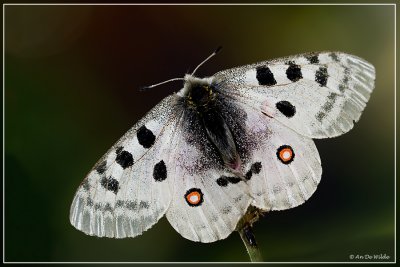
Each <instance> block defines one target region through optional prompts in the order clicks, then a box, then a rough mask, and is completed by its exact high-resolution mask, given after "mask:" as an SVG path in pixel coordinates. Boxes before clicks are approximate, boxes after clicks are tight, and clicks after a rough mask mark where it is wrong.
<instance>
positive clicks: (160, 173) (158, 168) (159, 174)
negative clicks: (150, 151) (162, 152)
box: [153, 160, 167, 182]
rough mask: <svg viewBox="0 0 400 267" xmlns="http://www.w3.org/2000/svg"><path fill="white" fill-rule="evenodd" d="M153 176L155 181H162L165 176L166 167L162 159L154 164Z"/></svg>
mask: <svg viewBox="0 0 400 267" xmlns="http://www.w3.org/2000/svg"><path fill="white" fill-rule="evenodd" d="M153 178H154V180H156V181H157V182H162V181H164V180H165V179H166V178H167V167H166V166H165V163H164V161H163V160H161V161H160V162H159V163H157V164H156V165H154V170H153Z"/></svg>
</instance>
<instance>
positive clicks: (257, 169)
mask: <svg viewBox="0 0 400 267" xmlns="http://www.w3.org/2000/svg"><path fill="white" fill-rule="evenodd" d="M261 168H262V165H261V162H259V161H258V162H255V163H253V164H252V165H251V167H250V170H248V172H247V173H246V175H245V178H246V179H247V180H250V179H251V177H253V174H259V173H260V172H261Z"/></svg>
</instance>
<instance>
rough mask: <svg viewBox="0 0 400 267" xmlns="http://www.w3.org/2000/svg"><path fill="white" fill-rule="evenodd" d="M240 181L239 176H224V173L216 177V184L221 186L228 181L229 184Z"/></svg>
mask: <svg viewBox="0 0 400 267" xmlns="http://www.w3.org/2000/svg"><path fill="white" fill-rule="evenodd" d="M240 181H242V180H241V179H240V178H238V177H235V176H231V177H228V176H224V175H222V176H221V177H219V178H218V179H217V181H216V182H217V184H218V185H219V186H222V187H226V186H227V185H228V184H229V183H231V184H237V183H239V182H240Z"/></svg>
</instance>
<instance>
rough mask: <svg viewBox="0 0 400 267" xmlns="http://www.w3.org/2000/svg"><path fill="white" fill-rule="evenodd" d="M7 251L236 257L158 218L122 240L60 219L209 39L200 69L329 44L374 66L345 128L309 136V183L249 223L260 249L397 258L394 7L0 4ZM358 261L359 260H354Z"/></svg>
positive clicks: (233, 241)
mask: <svg viewBox="0 0 400 267" xmlns="http://www.w3.org/2000/svg"><path fill="white" fill-rule="evenodd" d="M4 8H5V13H4V14H5V88H4V94H5V99H4V104H5V166H4V167H5V177H4V179H5V230H4V231H5V260H6V261H200V262H202V261H247V260H248V256H247V254H246V252H245V248H244V246H243V244H242V243H241V240H240V238H239V235H238V234H237V233H236V232H234V233H233V234H232V235H231V236H229V237H228V238H227V239H225V240H222V241H218V242H215V243H211V244H202V243H195V242H191V241H188V240H186V239H184V238H183V237H181V236H180V235H179V234H178V233H177V232H175V230H174V229H173V228H172V227H171V226H170V225H169V223H168V222H167V220H166V219H165V218H163V219H161V220H160V221H159V222H158V223H157V224H156V225H155V226H154V227H153V228H151V229H150V230H149V231H147V232H145V233H144V234H143V235H141V236H139V237H136V238H130V239H123V240H113V239H106V238H96V237H89V236H86V235H84V234H83V233H81V232H79V231H77V230H76V229H75V228H73V227H72V226H71V225H70V223H69V208H70V204H71V201H72V198H73V196H74V194H75V191H76V189H77V187H78V185H79V183H80V182H81V180H82V179H83V178H84V177H85V175H86V174H87V172H88V171H89V170H90V169H91V168H92V166H93V165H94V163H95V162H96V161H97V160H98V159H99V158H100V157H101V156H102V155H103V154H104V153H105V152H106V151H107V150H108V149H109V147H110V146H111V145H112V144H113V143H114V142H115V141H116V140H117V139H118V138H119V137H121V136H122V135H123V134H124V133H125V132H126V131H127V130H128V129H129V128H130V127H131V126H132V125H133V124H134V123H135V122H136V121H137V120H138V119H140V118H141V117H142V116H143V115H144V114H145V113H146V112H147V111H148V110H150V109H151V108H152V107H153V106H154V105H156V104H157V103H158V102H159V101H160V100H161V99H162V98H164V97H165V96H167V95H168V94H171V93H172V92H176V91H178V90H179V89H180V87H181V83H180V82H176V83H171V84H168V85H165V86H162V87H158V88H154V89H152V90H150V91H147V92H139V91H138V88H140V87H141V86H144V85H150V84H153V83H157V82H160V81H163V80H166V79H169V78H174V77H183V75H184V74H185V73H187V72H188V71H189V70H193V69H194V67H195V66H196V65H197V64H198V63H199V62H201V61H202V60H203V59H204V58H205V57H207V56H208V55H209V54H210V53H211V52H212V51H213V50H214V49H215V48H216V47H217V46H219V45H222V46H223V47H224V49H223V50H222V51H221V53H220V54H219V55H218V56H217V57H215V58H214V59H212V60H211V61H210V62H208V63H207V64H206V65H204V66H203V67H202V68H201V69H200V70H199V71H198V73H197V75H199V76H201V77H203V76H208V75H212V74H213V73H215V72H217V71H219V70H222V69H226V68H230V67H235V66H239V65H244V64H249V63H253V62H257V61H261V60H266V59H271V58H276V57H281V56H287V55H291V54H297V53H303V52H310V51H321V50H328V51H329V50H334V51H343V52H347V53H352V54H355V55H357V56H360V57H362V58H364V59H366V60H368V61H369V62H371V63H372V64H374V66H375V67H376V73H377V79H376V89H375V91H374V92H373V93H372V96H371V99H370V101H369V103H368V105H367V107H366V110H365V112H364V113H363V115H362V117H361V120H360V122H359V123H357V124H356V126H355V128H354V129H353V130H352V131H351V132H349V133H348V134H345V135H343V136H341V137H338V138H334V139H326V140H317V141H316V143H317V146H318V149H319V152H320V156H321V160H322V165H323V175H322V180H321V183H320V185H319V187H318V189H317V191H316V193H315V194H314V195H313V196H312V197H311V198H310V199H309V200H308V201H307V202H306V203H305V204H303V205H301V206H299V207H297V208H294V209H292V210H287V211H281V212H271V213H269V214H267V216H266V217H264V218H263V219H262V220H261V221H259V222H258V223H257V224H256V225H255V234H256V237H257V240H258V243H259V245H260V249H261V251H262V253H263V256H264V259H265V260H266V261H311V262H315V261H351V260H350V259H349V256H350V255H362V256H364V255H365V254H368V255H377V254H386V255H388V256H389V257H390V259H389V260H390V261H393V260H394V191H395V188H394V6H10V5H8V6H5V7H4ZM354 261H357V260H354Z"/></svg>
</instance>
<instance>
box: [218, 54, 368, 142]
mask: <svg viewBox="0 0 400 267" xmlns="http://www.w3.org/2000/svg"><path fill="white" fill-rule="evenodd" d="M374 80H375V69H374V67H373V66H372V65H371V64H370V63H368V62H366V61H365V60H363V59H361V58H359V57H356V56H353V55H348V54H345V53H340V52H323V53H310V54H303V55H297V56H292V57H287V58H281V59H277V60H272V61H265V62H260V63H257V64H252V65H247V66H243V67H239V68H234V69H229V70H225V71H221V72H218V73H217V74H215V78H214V83H215V84H216V87H217V88H218V89H219V90H220V91H221V93H223V94H226V95H229V96H231V97H234V98H236V99H237V100H238V101H241V102H243V103H247V104H251V105H252V106H254V107H256V108H258V109H259V110H260V111H261V112H263V113H264V114H265V115H267V116H269V117H272V118H274V119H276V120H278V121H279V122H281V123H282V124H284V125H286V126H287V127H289V128H291V129H293V130H295V131H296V132H298V133H300V134H302V135H305V136H308V137H311V138H326V137H334V136H338V135H341V134H343V133H345V132H347V131H349V130H350V129H351V128H352V127H353V124H354V122H356V121H358V120H359V118H360V116H361V112H362V111H363V109H364V108H365V105H366V103H367V101H368V99H369V97H370V94H371V92H372V90H373V88H374Z"/></svg>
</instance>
